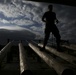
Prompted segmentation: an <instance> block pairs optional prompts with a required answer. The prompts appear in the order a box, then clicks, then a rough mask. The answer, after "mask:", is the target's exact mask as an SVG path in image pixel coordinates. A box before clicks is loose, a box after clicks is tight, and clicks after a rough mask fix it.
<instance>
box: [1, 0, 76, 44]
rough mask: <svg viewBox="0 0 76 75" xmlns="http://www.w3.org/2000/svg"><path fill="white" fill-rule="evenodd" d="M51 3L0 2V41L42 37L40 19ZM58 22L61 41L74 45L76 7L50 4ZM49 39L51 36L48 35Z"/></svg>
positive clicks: (75, 40) (42, 26) (15, 0)
mask: <svg viewBox="0 0 76 75" xmlns="http://www.w3.org/2000/svg"><path fill="white" fill-rule="evenodd" d="M49 4H51V3H41V2H32V1H25V0H0V40H4V39H8V38H9V39H10V38H12V39H23V40H24V39H35V38H43V37H44V28H45V23H43V22H42V20H41V18H42V16H43V13H44V12H45V11H47V10H48V9H47V6H48V5H49ZM52 5H53V6H54V8H53V11H54V12H56V16H57V18H58V20H59V24H57V27H58V28H59V31H60V35H61V38H62V39H65V40H70V41H72V42H75V43H76V7H72V6H65V5H59V4H52ZM50 38H51V35H50Z"/></svg>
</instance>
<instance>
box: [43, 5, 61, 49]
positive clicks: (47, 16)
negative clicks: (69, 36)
mask: <svg viewBox="0 0 76 75" xmlns="http://www.w3.org/2000/svg"><path fill="white" fill-rule="evenodd" d="M48 9H49V10H48V11H47V12H45V13H44V15H43V17H42V21H43V22H45V23H46V25H45V38H44V44H43V49H42V50H45V46H46V44H47V41H48V39H49V36H50V32H52V34H53V35H54V37H55V38H56V43H57V50H60V38H61V37H60V34H59V30H58V28H57V27H56V25H55V22H56V23H58V22H59V21H58V20H57V18H56V14H55V12H53V11H52V9H53V6H52V5H49V6H48Z"/></svg>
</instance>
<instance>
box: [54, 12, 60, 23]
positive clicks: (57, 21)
mask: <svg viewBox="0 0 76 75" xmlns="http://www.w3.org/2000/svg"><path fill="white" fill-rule="evenodd" d="M54 14H55V13H54ZM55 21H56V23H59V20H58V19H57V17H56V14H55Z"/></svg>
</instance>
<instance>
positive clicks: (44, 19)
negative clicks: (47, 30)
mask: <svg viewBox="0 0 76 75" xmlns="http://www.w3.org/2000/svg"><path fill="white" fill-rule="evenodd" d="M42 21H43V22H46V18H45V14H44V15H43V16H42Z"/></svg>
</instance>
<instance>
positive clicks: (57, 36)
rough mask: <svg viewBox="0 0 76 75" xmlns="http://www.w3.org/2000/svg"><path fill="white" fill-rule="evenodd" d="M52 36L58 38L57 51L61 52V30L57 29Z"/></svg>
mask: <svg viewBox="0 0 76 75" xmlns="http://www.w3.org/2000/svg"><path fill="white" fill-rule="evenodd" d="M52 34H53V35H54V36H55V38H56V43H57V50H58V51H60V39H61V36H60V34H59V30H58V29H57V28H55V31H53V32H52Z"/></svg>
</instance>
